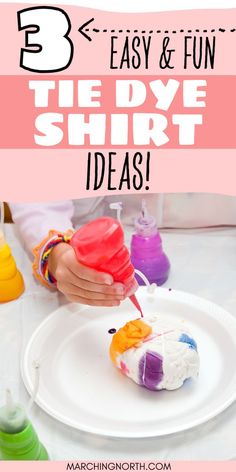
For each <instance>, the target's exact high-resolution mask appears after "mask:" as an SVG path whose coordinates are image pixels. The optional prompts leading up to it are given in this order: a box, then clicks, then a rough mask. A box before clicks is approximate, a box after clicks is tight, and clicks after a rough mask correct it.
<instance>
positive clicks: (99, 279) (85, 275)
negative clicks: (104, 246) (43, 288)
mask: <svg viewBox="0 0 236 472" xmlns="http://www.w3.org/2000/svg"><path fill="white" fill-rule="evenodd" d="M73 252H74V251H73ZM67 256H68V260H67V262H68V264H67V267H68V268H69V269H70V270H71V272H73V274H75V275H76V276H77V277H80V278H81V279H84V280H88V281H89V282H92V283H95V284H105V285H112V284H113V278H112V276H111V275H110V274H106V273H104V272H99V271H98V270H95V269H91V268H90V267H86V266H85V265H83V264H80V262H78V261H77V259H76V256H75V254H72V253H71V252H70V253H68V255H67Z"/></svg>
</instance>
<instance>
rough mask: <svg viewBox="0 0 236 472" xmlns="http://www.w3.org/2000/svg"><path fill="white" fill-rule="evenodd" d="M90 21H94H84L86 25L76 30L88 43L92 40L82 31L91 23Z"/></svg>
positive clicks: (92, 19)
mask: <svg viewBox="0 0 236 472" xmlns="http://www.w3.org/2000/svg"><path fill="white" fill-rule="evenodd" d="M92 21H94V18H91V20H88V21H86V23H84V24H83V25H82V26H80V28H79V29H78V31H79V33H81V34H82V35H83V36H84V37H85V38H86V39H87V40H88V41H92V38H90V36H88V35H87V34H86V33H85V32H84V31H83V29H84V28H85V27H86V26H88V25H89V24H90V23H92Z"/></svg>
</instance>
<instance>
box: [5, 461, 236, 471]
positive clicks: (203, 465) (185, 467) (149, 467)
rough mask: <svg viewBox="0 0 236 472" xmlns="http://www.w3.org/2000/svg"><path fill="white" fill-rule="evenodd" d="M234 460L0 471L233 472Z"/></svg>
mask: <svg viewBox="0 0 236 472" xmlns="http://www.w3.org/2000/svg"><path fill="white" fill-rule="evenodd" d="M235 466H236V462H235V461H232V462H223V461H222V462H210V461H209V462H184V461H181V462H174V461H165V462H163V461H162V462H161V461H160V462H158V461H155V462H154V461H153V462H147V461H135V462H131V461H122V462H121V461H110V462H108V461H105V460H104V461H103V462H101V461H100V462H95V461H93V462H91V461H80V462H75V461H74V462H37V461H34V462H30V461H29V462H26V461H22V462H20V461H18V462H4V463H3V462H2V463H1V471H2V472H14V471H15V470H16V469H17V472H27V471H29V472H31V471H32V469H33V470H34V472H41V471H44V472H48V471H53V472H63V471H66V470H78V471H79V470H83V471H86V470H87V471H103V470H109V471H115V470H121V471H122V470H123V471H129V470H135V471H137V472H139V471H140V472H141V471H142V470H146V471H150V472H151V471H160V470H163V471H168V470H169V471H172V472H199V470H201V471H202V472H222V471H224V472H234V471H235Z"/></svg>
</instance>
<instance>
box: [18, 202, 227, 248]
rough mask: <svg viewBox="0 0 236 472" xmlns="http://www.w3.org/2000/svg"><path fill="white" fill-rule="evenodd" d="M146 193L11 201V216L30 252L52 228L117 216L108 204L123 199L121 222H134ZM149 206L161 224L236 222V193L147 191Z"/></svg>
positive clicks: (189, 224) (221, 223)
mask: <svg viewBox="0 0 236 472" xmlns="http://www.w3.org/2000/svg"><path fill="white" fill-rule="evenodd" d="M143 197H144V196H143V195H137V194H136V195H127V196H122V197H119V196H105V197H97V198H86V199H80V200H75V201H72V200H68V201H60V202H46V203H45V202H44V203H30V204H29V203H27V204H23V203H21V204H15V203H10V208H11V212H12V217H13V220H14V222H15V223H16V225H17V227H18V230H19V234H20V236H21V238H22V239H23V240H24V242H25V244H26V247H27V248H28V250H29V252H32V249H33V248H34V247H35V246H36V245H37V244H39V243H40V242H41V241H42V239H44V238H45V237H46V236H47V234H48V232H49V230H51V229H55V230H58V231H66V230H68V229H69V228H77V227H78V226H80V225H82V224H84V223H86V222H88V221H91V220H92V219H95V218H97V217H100V216H104V215H107V216H112V215H113V216H116V215H115V213H114V210H110V208H109V204H110V203H111V202H115V201H122V203H123V210H122V223H123V225H124V226H126V225H128V226H131V225H133V223H134V219H135V218H136V217H137V216H138V214H139V212H140V209H141V200H142V198H143ZM145 200H146V203H147V208H148V211H149V213H150V214H152V215H153V216H155V218H156V219H157V224H158V226H159V228H193V227H209V226H222V225H236V197H233V196H225V195H214V194H213V195H212V194H194V193H181V194H164V195H163V194H162V195H156V194H152V195H149V194H147V195H145Z"/></svg>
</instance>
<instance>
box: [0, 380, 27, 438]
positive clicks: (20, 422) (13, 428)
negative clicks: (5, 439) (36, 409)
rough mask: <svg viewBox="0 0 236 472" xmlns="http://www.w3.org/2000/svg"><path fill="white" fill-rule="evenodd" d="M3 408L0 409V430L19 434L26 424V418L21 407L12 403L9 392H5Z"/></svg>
mask: <svg viewBox="0 0 236 472" xmlns="http://www.w3.org/2000/svg"><path fill="white" fill-rule="evenodd" d="M5 400H6V403H5V406H3V407H2V408H0V430H1V431H3V432H5V433H11V434H15V433H19V432H20V431H23V429H24V428H25V426H26V424H27V421H28V420H27V417H26V414H25V410H24V408H23V407H22V406H20V405H18V404H16V403H15V402H14V401H13V398H12V394H11V391H10V390H9V389H7V390H6V397H5Z"/></svg>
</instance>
